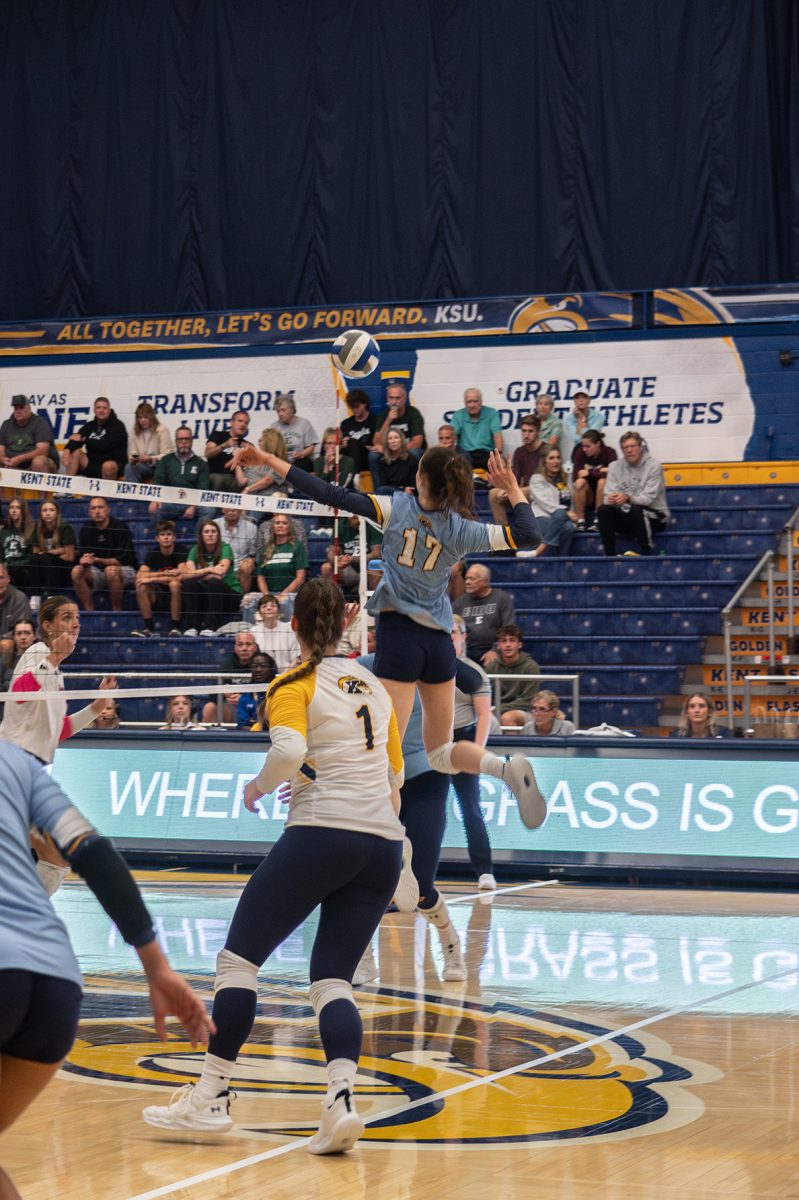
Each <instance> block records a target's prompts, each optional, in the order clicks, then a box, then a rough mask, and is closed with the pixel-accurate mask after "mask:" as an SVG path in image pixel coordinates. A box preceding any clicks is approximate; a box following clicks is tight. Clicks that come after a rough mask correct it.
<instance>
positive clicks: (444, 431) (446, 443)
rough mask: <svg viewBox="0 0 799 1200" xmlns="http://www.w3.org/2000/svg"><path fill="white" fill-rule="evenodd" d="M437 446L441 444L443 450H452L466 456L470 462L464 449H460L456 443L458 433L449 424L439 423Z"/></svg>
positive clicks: (463, 456)
mask: <svg viewBox="0 0 799 1200" xmlns="http://www.w3.org/2000/svg"><path fill="white" fill-rule="evenodd" d="M436 445H437V446H443V447H444V449H445V450H454V451H455V453H456V454H459V455H460V456H461V458H466V459H468V460H469V462H470V463H471V461H472V460H471V459H470V458H469V455H468V454H467V453H466V451H465V450H461V448H460V446H459V445H458V435H457V433H456V432H455V430H454V429H453V428H452V426H451V425H439V427H438V441H437V442H436Z"/></svg>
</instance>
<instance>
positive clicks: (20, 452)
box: [0, 396, 59, 471]
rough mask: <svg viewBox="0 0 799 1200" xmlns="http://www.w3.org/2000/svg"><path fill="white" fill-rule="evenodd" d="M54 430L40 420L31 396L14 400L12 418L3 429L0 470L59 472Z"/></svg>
mask: <svg viewBox="0 0 799 1200" xmlns="http://www.w3.org/2000/svg"><path fill="white" fill-rule="evenodd" d="M58 462H59V460H58V451H57V450H56V447H55V437H54V434H53V427H52V425H51V424H50V422H49V421H47V420H45V418H44V417H39V416H36V414H35V413H34V412H33V410H32V408H31V406H30V401H29V400H28V397H27V396H12V397H11V416H10V417H9V419H8V420H7V421H3V424H2V425H0V467H8V468H10V469H11V470H14V471H58V469H59V466H58Z"/></svg>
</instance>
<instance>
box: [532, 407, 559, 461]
mask: <svg viewBox="0 0 799 1200" xmlns="http://www.w3.org/2000/svg"><path fill="white" fill-rule="evenodd" d="M535 411H536V416H537V417H538V419H539V421H540V422H541V429H540V434H541V441H542V442H543V443H544V445H545V446H554V447H555V449H556V450H560V439H561V437H562V436H563V423H562V421H561V420H560V418H559V417H556V416H555V401H554V400H553V399H552V397H551V396H539V397H538V399H537V400H536V402H535Z"/></svg>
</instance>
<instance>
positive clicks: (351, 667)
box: [143, 579, 404, 1154]
mask: <svg viewBox="0 0 799 1200" xmlns="http://www.w3.org/2000/svg"><path fill="white" fill-rule="evenodd" d="M343 620H344V601H343V598H342V595H341V593H340V591H339V590H338V588H336V587H334V586H333V584H332V583H329V582H326V581H324V580H321V579H313V580H311V581H310V582H309V583H305V584H303V586H302V587H301V588H300V589H299V591H298V592H297V600H296V603H295V607H294V615H293V617H292V620H291V626H292V629H293V630H294V631H295V633H296V635H297V638H298V641H299V644H300V651H301V660H302V661H301V664H300V666H299V667H296V668H293V669H292V670H290V671H288V672H286V673H285V674H283V675H281V676H279V677H278V678H277V679H276V680H275V681H274V683H273V684H272V685H271V687H270V688H269V692H268V693H267V698H266V706H267V716H268V721H269V731H270V734H271V738H272V748H271V749H270V751H269V753H268V754H267V756H266V760H265V762H264V765H263V767H262V769H261V772H260V774H259V775H258V776H257V778H256V779H253V780H251V781H250V783H248V785H247V787H246V789H245V792H244V803H245V805H246V807H247V808H248V809H250V811H252V812H256V811H257V806H258V801H259V800H260V798H261V797H262V796H264V795H266V794H267V793H270V792H273V791H274V790H275V789H276V788H277V787H278V786H279V785H280V784H281V783H283V782H284V781H285V780H287V779H288V780H290V781H291V798H290V800H289V813H288V819H287V821H286V828H285V832H284V833H283V835H282V836H281V837H280V838H279V839H278V841H277V842H276V843H275V845H274V846H273V847H272V849H271V850H270V852H269V854H268V856H267V857H266V858H265V859H264V861H263V862H262V863H261V865H260V866H259V867H258V869H257V870H256V872H255V874H254V875H253V876H252V878H251V879H250V881H249V882H248V884H247V886H246V887H245V889H244V891H243V892H242V895H241V899H240V900H239V903H238V905H237V906H236V912H235V913H234V916H233V920H232V922H231V925H230V930H229V932H228V936H227V941H226V942H225V948H224V950H222V951H221V952H220V954H219V956H218V958H217V966H216V988H215V995H214V1008H213V1019H214V1022H215V1024H216V1028H217V1032H216V1033H215V1034H214V1035H213V1037H212V1038H211V1040H210V1042H209V1044H208V1053H207V1054H206V1056H205V1059H204V1062H203V1069H202V1075H201V1077H200V1080H199V1082H198V1083H197V1084H196V1085H192V1084H189V1085H187V1086H186V1087H185V1088H181V1089H180V1090H179V1091H178V1092H177V1093H176V1094H175V1095H174V1096H173V1098H172V1101H171V1103H170V1104H169V1105H166V1106H157V1105H153V1106H150V1107H148V1108H146V1109H145V1110H144V1113H143V1116H144V1120H145V1121H146V1122H147V1123H148V1124H149V1125H154V1126H156V1127H157V1128H160V1129H171V1130H186V1129H188V1130H192V1129H193V1130H199V1131H205V1132H212V1131H214V1130H216V1131H218V1132H225V1131H226V1130H228V1129H230V1127H231V1126H232V1124H233V1122H232V1119H231V1117H230V1112H229V1104H230V1090H229V1084H230V1079H231V1076H232V1074H233V1071H234V1068H235V1065H236V1058H237V1056H238V1054H239V1051H240V1050H241V1047H242V1046H243V1045H244V1043H245V1041H246V1040H247V1037H248V1036H249V1033H250V1030H251V1029H252V1024H253V1021H254V1019H255V1012H256V1004H257V985H256V979H257V975H258V969H259V967H260V966H261V965H262V963H264V962H265V960H266V959H267V958H268V957H269V955H270V954H271V953H272V952H273V951H274V950H276V949H277V947H278V946H279V945H280V944H281V942H283V941H284V940H285V939H286V938H287V937H288V936H289V934H290V933H291V932H293V930H295V929H296V928H297V926H298V925H300V924H301V923H302V922H303V921H305V920H306V919H307V918H308V917H309V916H310V914H311V913H312V912H313V911H314V909H315V908H317V907H319V908H320V914H319V927H318V929H317V933H316V937H315V939H314V945H313V950H312V952H311V963H310V976H311V989H310V997H311V1003H312V1004H313V1007H314V1010H315V1012H316V1014H317V1017H318V1020H319V1035H320V1037H321V1041H322V1046H323V1048H324V1051H325V1058H326V1060H327V1075H328V1087H327V1095H326V1097H325V1100H324V1102H323V1104H322V1120H321V1124H320V1127H319V1131H318V1132H317V1133H316V1134H315V1135H314V1136H313V1137H312V1138H311V1140H310V1142H309V1143H308V1149H309V1150H310V1151H311V1152H312V1153H313V1154H333V1153H336V1152H338V1151H342V1150H349V1148H350V1147H351V1146H352V1145H353V1143H354V1142H355V1141H356V1140H357V1138H358V1137H360V1135H361V1132H362V1130H363V1122H362V1120H361V1118H360V1117H359V1116H358V1114H357V1112H356V1110H355V1104H354V1100H353V1091H354V1086H355V1074H356V1070H357V1066H358V1059H359V1057H360V1053H361V1042H362V1036H363V1030H362V1026H361V1018H360V1015H359V1013H358V1009H357V1008H356V1006H355V1001H354V999H353V994H352V977H353V974H354V972H355V968H356V967H357V965H358V961H359V959H360V958H361V955H362V954H363V952H364V949H365V948H366V946H367V944H368V943H369V942H370V941H371V938H372V934H373V933H374V931H375V929H376V928H377V926H378V924H379V922H380V918H381V916H382V915H383V912H384V911H385V907H386V905H387V904H388V902H389V901H390V900H391V897H392V895H393V893H394V889H395V887H396V884H397V880H398V878H399V873H400V863H401V858H402V840H403V832H404V831H403V828H402V825H401V824H400V822H399V819H398V817H397V810H398V808H399V794H398V793H399V788H400V786H401V784H402V771H403V767H402V751H401V749H400V737H399V730H398V728H397V721H396V718H395V716H394V712H393V709H392V707H391V700H390V698H389V696H388V693H387V692H386V690H385V689H384V688H383V686H382V685H381V684H380V682H379V680H378V679H376V678H375V676H374V675H372V674H371V672H370V671H367V669H366V668H365V667H362V666H360V665H359V664H358V663H355V662H353V660H352V659H348V658H343V657H341V656H338V655H337V654H336V652H335V647H336V644H337V643H338V641H339V639H340V637H341V630H342V625H343Z"/></svg>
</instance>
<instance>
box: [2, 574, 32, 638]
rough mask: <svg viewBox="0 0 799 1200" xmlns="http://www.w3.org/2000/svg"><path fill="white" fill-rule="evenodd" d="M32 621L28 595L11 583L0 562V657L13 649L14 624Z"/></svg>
mask: <svg viewBox="0 0 799 1200" xmlns="http://www.w3.org/2000/svg"><path fill="white" fill-rule="evenodd" d="M18 621H31V622H32V621H33V614H32V613H31V606H30V603H29V602H28V597H27V596H26V595H25V593H24V592H21V591H20V590H19V588H15V587H14V586H13V584H12V583H11V576H10V575H9V573H8V567H6V566H5V564H4V563H0V659H3V658H7V657H8V656H9V655H10V654H12V653H13V651H14V626H15V625H16V624H17V622H18Z"/></svg>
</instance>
